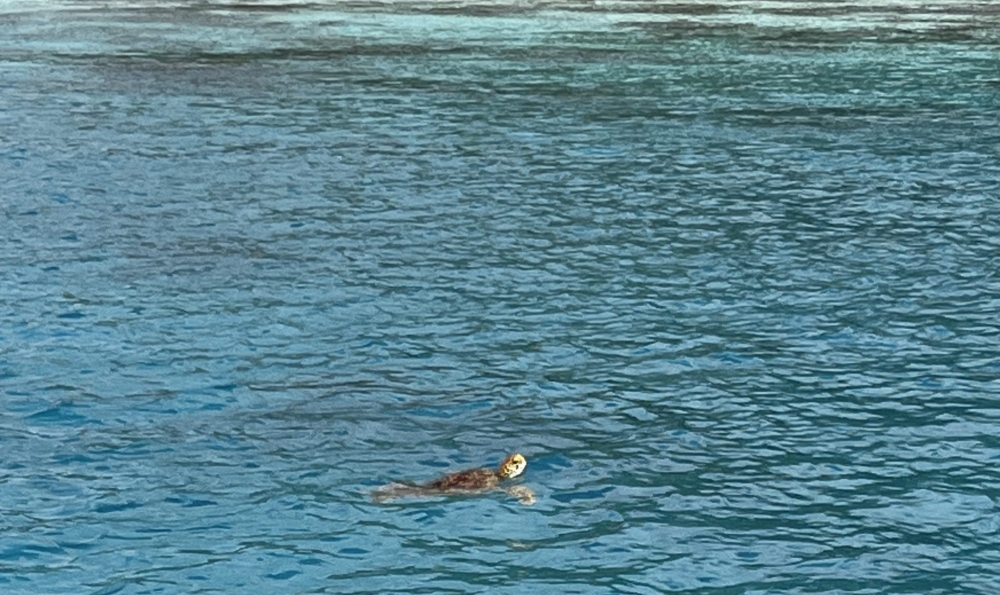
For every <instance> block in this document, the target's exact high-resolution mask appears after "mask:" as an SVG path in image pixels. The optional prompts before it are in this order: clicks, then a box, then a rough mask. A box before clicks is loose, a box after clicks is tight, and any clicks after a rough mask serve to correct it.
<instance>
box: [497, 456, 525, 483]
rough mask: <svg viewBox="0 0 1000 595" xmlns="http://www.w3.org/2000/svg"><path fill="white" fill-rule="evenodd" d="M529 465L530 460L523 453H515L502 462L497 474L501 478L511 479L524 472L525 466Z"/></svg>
mask: <svg viewBox="0 0 1000 595" xmlns="http://www.w3.org/2000/svg"><path fill="white" fill-rule="evenodd" d="M527 466H528V461H527V460H526V459H525V458H524V455H522V454H521V453H514V454H512V455H510V456H509V457H507V458H506V459H504V461H503V462H502V463H500V470H499V471H498V472H497V475H499V476H500V478H501V479H510V478H512V477H517V476H518V475H520V474H522V473H524V468H525V467H527Z"/></svg>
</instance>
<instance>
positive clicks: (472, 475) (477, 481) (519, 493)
mask: <svg viewBox="0 0 1000 595" xmlns="http://www.w3.org/2000/svg"><path fill="white" fill-rule="evenodd" d="M527 466H528V461H527V460H526V459H525V458H524V455H522V454H520V453H514V454H512V455H510V456H509V457H507V458H506V459H504V461H503V462H502V463H500V467H498V468H497V469H490V468H488V467H482V468H479V469H467V470H465V471H459V472H457V473H451V474H449V475H445V476H444V477H439V478H438V479H435V480H434V481H429V482H427V483H408V482H406V483H404V482H395V481H394V482H392V483H390V484H388V485H384V486H382V487H380V488H378V489H377V490H375V491H374V492H372V500H373V501H375V502H387V501H389V500H394V499H396V498H406V497H420V496H448V495H452V494H457V495H468V494H481V493H483V492H488V491H490V490H496V489H502V490H504V491H505V492H507V493H508V494H510V495H511V496H514V497H515V498H517V499H518V500H519V501H520V502H521V504H527V505H531V504H534V503H535V493H534V492H532V491H531V489H530V488H528V487H525V486H509V487H501V485H500V482H502V481H503V480H505V479H512V478H514V477H517V476H518V475H520V474H522V473H524V468H525V467H527Z"/></svg>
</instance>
